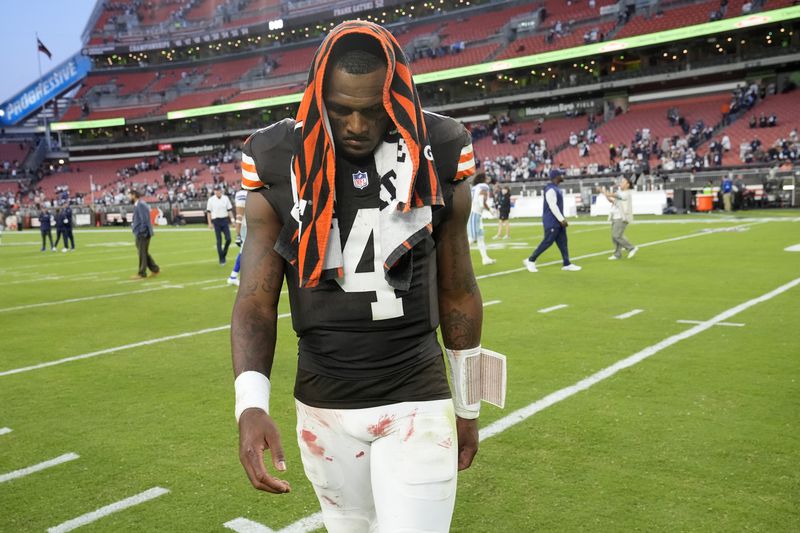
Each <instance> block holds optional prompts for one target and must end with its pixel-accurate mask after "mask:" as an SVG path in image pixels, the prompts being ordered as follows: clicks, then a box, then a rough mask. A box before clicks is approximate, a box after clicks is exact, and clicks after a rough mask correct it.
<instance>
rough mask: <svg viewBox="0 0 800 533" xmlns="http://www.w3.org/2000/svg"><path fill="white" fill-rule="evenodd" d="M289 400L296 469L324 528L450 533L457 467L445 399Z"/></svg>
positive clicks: (353, 532)
mask: <svg viewBox="0 0 800 533" xmlns="http://www.w3.org/2000/svg"><path fill="white" fill-rule="evenodd" d="M296 405H297V435H298V443H299V445H300V454H301V457H302V460H303V467H304V469H305V473H306V476H307V477H308V479H309V481H311V483H312V485H313V486H314V490H315V492H316V494H317V498H318V499H319V502H320V507H321V508H322V515H323V520H324V522H325V527H326V528H327V529H328V531H329V532H330V533H340V532H341V533H359V532H365V533H366V532H369V533H373V532H379V533H400V532H404V533H410V532H442V533H444V532H447V531H449V529H450V520H451V518H452V515H453V507H454V505H455V495H456V479H457V470H458V442H457V440H458V439H457V435H456V429H455V414H454V411H453V401H452V400H449V399H448V400H436V401H429V402H404V403H399V404H391V405H385V406H380V407H370V408H366V409H320V408H315V407H309V406H307V405H304V404H302V403H301V402H299V401H297V402H296Z"/></svg>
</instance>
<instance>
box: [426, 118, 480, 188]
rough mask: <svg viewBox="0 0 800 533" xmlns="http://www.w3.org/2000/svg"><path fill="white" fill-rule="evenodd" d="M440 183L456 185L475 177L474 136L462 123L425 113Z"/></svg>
mask: <svg viewBox="0 0 800 533" xmlns="http://www.w3.org/2000/svg"><path fill="white" fill-rule="evenodd" d="M424 116H425V126H426V127H427V129H428V140H429V141H430V143H431V150H432V151H433V159H434V161H435V162H436V171H437V173H438V175H439V180H440V181H441V182H443V183H455V182H458V181H461V180H464V179H466V178H468V177H470V176H472V175H473V174H475V161H474V156H473V151H472V136H471V135H470V133H469V131H467V128H465V127H464V125H463V124H461V123H460V122H459V121H457V120H455V119H453V118H450V117H446V116H444V115H439V114H438V113H432V112H430V111H424Z"/></svg>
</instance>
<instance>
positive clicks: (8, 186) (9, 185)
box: [0, 180, 19, 195]
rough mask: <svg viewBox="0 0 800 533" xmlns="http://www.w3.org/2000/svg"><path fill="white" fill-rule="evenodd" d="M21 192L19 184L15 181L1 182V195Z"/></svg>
mask: <svg viewBox="0 0 800 533" xmlns="http://www.w3.org/2000/svg"><path fill="white" fill-rule="evenodd" d="M18 190H19V184H17V182H16V181H14V180H0V195H3V194H6V193H9V192H10V193H14V194H15V193H16V192H17V191H18Z"/></svg>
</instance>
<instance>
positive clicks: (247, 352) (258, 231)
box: [231, 192, 290, 493]
mask: <svg viewBox="0 0 800 533" xmlns="http://www.w3.org/2000/svg"><path fill="white" fill-rule="evenodd" d="M245 217H246V218H247V240H246V241H245V244H244V250H243V252H242V259H241V261H242V263H241V273H240V276H241V283H240V286H239V292H238V293H237V295H236V303H235V304H234V306H233V317H232V318H231V352H232V356H233V373H234V377H235V376H238V375H239V374H241V373H242V372H245V371H248V370H252V371H255V372H260V373H261V374H264V375H265V376H267V377H269V375H270V372H271V371H272V359H273V356H274V354H275V336H276V330H277V320H278V300H279V298H280V292H281V285H282V283H283V268H284V267H283V265H284V263H283V259H282V258H281V257H280V256H279V255H278V254H277V253H276V252H275V250H274V249H273V247H274V245H275V240H276V239H277V237H278V234H279V233H280V230H281V223H280V220H279V219H278V216H277V214H276V213H275V211H274V210H273V208H272V206H271V205H270V204H269V202H267V200H266V198H264V196H263V195H262V194H260V193H257V192H251V193H249V194H248V197H247V206H246V208H245ZM266 449H269V450H270V452H271V455H272V463H273V465H274V466H275V468H276V469H277V470H281V471H282V470H286V466H285V461H284V454H283V447H282V446H281V438H280V433H279V431H278V428H277V426H276V425H275V422H274V421H273V420H272V417H270V416H269V415H268V414H267V413H265V412H264V411H263V410H261V409H255V408H251V409H247V410H245V411H244V412H243V413H242V415H241V417H240V419H239V459H240V461H241V463H242V466H244V469H245V472H247V477H248V478H250V482H251V483H252V484H253V486H254V487H255V488H257V489H260V490H263V491H266V492H273V493H284V492H289V490H290V488H289V484H288V483H287V482H286V481H283V480H281V479H278V478H276V477H273V476H271V475H270V474H269V473H267V470H266V468H265V466H264V450H266Z"/></svg>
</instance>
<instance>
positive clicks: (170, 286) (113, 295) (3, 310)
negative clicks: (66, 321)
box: [0, 278, 219, 313]
mask: <svg viewBox="0 0 800 533" xmlns="http://www.w3.org/2000/svg"><path fill="white" fill-rule="evenodd" d="M133 281H137V280H133ZM138 281H139V282H144V280H138ZM215 281H219V278H213V279H207V280H203V281H192V282H190V283H180V284H170V282H169V281H166V280H164V281H159V282H157V283H158V286H156V287H150V288H148V289H137V290H135V291H125V292H112V293H109V294H97V295H95V296H84V297H83V298H68V299H66V300H54V301H52V302H40V303H38V304H27V305H17V306H15V307H2V308H0V313H8V312H10V311H20V310H22V309H33V308H36V307H50V306H52V305H62V304H71V303H76V302H88V301H91V300H103V299H106V298H116V297H118V296H128V295H130V294H142V293H146V292H153V291H163V290H164V289H183V288H184V287H191V286H193V285H203V284H206V283H213V282H215Z"/></svg>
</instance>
